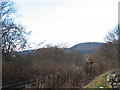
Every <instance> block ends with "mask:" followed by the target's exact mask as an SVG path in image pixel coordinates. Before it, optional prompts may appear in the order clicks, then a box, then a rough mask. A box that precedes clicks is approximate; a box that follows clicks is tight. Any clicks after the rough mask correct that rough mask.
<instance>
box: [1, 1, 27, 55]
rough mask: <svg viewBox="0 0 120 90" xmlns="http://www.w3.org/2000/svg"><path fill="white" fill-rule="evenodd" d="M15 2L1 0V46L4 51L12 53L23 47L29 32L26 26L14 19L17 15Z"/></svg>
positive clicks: (4, 52)
mask: <svg viewBox="0 0 120 90" xmlns="http://www.w3.org/2000/svg"><path fill="white" fill-rule="evenodd" d="M16 11H17V9H16V8H15V3H14V2H12V1H11V0H1V1H0V26H1V31H0V32H1V36H2V37H1V41H2V43H1V46H2V53H3V56H4V54H6V53H7V54H8V53H11V52H12V51H17V50H20V49H23V48H24V47H25V46H26V43H27V37H26V36H27V35H28V33H27V32H26V31H25V28H24V27H23V26H22V25H20V24H18V23H16V22H15V21H14V19H15V18H16V16H17V13H16Z"/></svg>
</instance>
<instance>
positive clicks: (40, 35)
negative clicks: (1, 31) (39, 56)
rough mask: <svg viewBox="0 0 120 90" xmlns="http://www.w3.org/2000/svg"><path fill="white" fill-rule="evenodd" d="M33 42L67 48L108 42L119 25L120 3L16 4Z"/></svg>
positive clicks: (27, 0) (45, 0)
mask: <svg viewBox="0 0 120 90" xmlns="http://www.w3.org/2000/svg"><path fill="white" fill-rule="evenodd" d="M15 1H16V4H17V6H19V14H21V17H19V21H20V23H22V24H23V25H24V26H26V30H31V31H32V33H31V37H30V39H29V42H32V44H33V43H36V44H37V43H40V42H42V41H44V40H46V42H45V45H46V44H53V45H57V44H63V43H64V44H67V45H68V47H69V46H73V45H75V44H78V43H82V42H104V37H105V35H106V34H107V32H108V31H110V30H111V29H113V28H114V27H115V26H116V25H117V23H118V1H119V0H15Z"/></svg>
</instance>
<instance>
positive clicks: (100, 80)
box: [84, 70, 115, 88]
mask: <svg viewBox="0 0 120 90" xmlns="http://www.w3.org/2000/svg"><path fill="white" fill-rule="evenodd" d="M113 71H115V70H110V71H107V72H106V73H103V74H101V75H100V76H98V77H96V78H95V79H94V80H93V81H92V82H90V83H89V84H88V85H86V86H85V87H84V88H100V87H104V88H112V87H111V86H110V85H108V84H107V81H106V77H107V75H109V74H110V73H112V72H113Z"/></svg>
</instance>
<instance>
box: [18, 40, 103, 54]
mask: <svg viewBox="0 0 120 90" xmlns="http://www.w3.org/2000/svg"><path fill="white" fill-rule="evenodd" d="M102 44H103V43H101V42H85V43H79V44H76V45H74V46H72V47H70V48H63V49H62V50H63V51H65V52H68V53H69V52H72V51H74V50H77V51H80V52H82V53H83V54H91V53H93V52H94V51H95V50H96V49H97V48H98V47H100V46H101V45H102ZM34 51H35V50H25V51H21V52H19V54H20V55H27V54H29V53H33V52H34Z"/></svg>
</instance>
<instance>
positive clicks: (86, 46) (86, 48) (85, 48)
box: [64, 42, 103, 54]
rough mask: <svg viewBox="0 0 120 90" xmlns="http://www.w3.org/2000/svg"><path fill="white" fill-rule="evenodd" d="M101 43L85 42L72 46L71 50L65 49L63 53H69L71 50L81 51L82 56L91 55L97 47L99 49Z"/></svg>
mask: <svg viewBox="0 0 120 90" xmlns="http://www.w3.org/2000/svg"><path fill="white" fill-rule="evenodd" d="M102 44H103V43H101V42H85V43H79V44H76V45H74V46H73V47H71V48H66V49H65V50H64V51H65V52H71V51H73V50H77V51H81V52H82V53H83V54H90V53H93V52H94V51H95V50H96V49H97V48H98V47H100V46H101V45H102Z"/></svg>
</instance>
